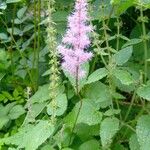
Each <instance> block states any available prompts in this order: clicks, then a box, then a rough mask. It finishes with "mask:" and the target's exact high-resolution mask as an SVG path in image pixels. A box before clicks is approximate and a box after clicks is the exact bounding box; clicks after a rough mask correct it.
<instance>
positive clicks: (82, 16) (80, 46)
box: [58, 0, 92, 78]
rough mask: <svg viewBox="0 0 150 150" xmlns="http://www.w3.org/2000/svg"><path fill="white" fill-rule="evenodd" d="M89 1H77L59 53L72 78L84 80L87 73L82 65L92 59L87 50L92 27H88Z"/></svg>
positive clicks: (64, 67)
mask: <svg viewBox="0 0 150 150" xmlns="http://www.w3.org/2000/svg"><path fill="white" fill-rule="evenodd" d="M88 20H89V17H88V13H87V1H86V0H76V3H75V10H74V12H73V13H72V14H71V15H70V16H69V17H68V29H67V31H66V34H65V35H64V37H63V39H62V44H61V45H59V46H58V51H59V53H60V54H61V55H62V57H63V63H62V67H63V69H65V70H66V71H68V72H69V73H70V74H71V75H72V76H74V77H78V78H82V77H83V76H84V75H85V71H84V70H83V69H82V68H81V65H82V64H83V63H85V62H87V61H88V60H90V59H91V57H92V53H91V52H86V51H85V49H86V48H88V46H89V45H90V39H89V37H88V33H89V32H91V31H92V27H91V26H90V25H88V23H87V22H88Z"/></svg>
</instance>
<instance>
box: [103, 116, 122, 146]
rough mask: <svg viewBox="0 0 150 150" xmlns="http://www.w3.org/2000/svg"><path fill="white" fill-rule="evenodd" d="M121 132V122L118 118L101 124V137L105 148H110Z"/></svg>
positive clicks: (109, 119) (105, 120) (106, 120)
mask: <svg viewBox="0 0 150 150" xmlns="http://www.w3.org/2000/svg"><path fill="white" fill-rule="evenodd" d="M118 130H119V120H118V119H117V118H114V117H113V118H105V119H104V120H103V121H102V122H101V126H100V137H101V143H102V146H103V147H104V148H109V147H110V145H111V143H112V139H113V137H114V136H115V134H116V133H117V131H118Z"/></svg>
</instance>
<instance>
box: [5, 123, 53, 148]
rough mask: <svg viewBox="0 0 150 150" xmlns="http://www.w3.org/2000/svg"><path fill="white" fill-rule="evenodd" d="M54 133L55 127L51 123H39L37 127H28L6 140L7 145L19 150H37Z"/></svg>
mask: <svg viewBox="0 0 150 150" xmlns="http://www.w3.org/2000/svg"><path fill="white" fill-rule="evenodd" d="M53 132H54V126H53V125H51V123H50V122H49V121H42V120H41V121H39V123H38V124H36V125H27V126H25V127H23V128H21V129H20V130H19V132H18V133H16V134H14V135H13V136H11V137H8V138H5V139H4V142H5V144H6V145H8V144H13V145H16V146H18V147H17V148H18V149H22V148H25V149H26V150H36V149H37V148H38V147H39V146H40V145H41V144H42V143H44V142H45V141H46V140H47V138H49V137H50V136H51V135H52V134H53Z"/></svg>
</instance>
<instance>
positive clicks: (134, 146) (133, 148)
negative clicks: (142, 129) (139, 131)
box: [129, 134, 140, 150]
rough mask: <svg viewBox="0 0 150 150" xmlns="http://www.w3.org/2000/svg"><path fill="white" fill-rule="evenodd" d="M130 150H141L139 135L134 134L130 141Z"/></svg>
mask: <svg viewBox="0 0 150 150" xmlns="http://www.w3.org/2000/svg"><path fill="white" fill-rule="evenodd" d="M129 146H130V150H140V145H139V143H138V140H137V135H136V134H133V135H132V136H131V137H130V140H129Z"/></svg>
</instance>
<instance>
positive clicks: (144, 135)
mask: <svg viewBox="0 0 150 150" xmlns="http://www.w3.org/2000/svg"><path fill="white" fill-rule="evenodd" d="M136 134H137V139H138V142H139V145H140V150H148V149H149V148H150V115H143V116H141V117H140V118H139V119H138V121H137V126H136Z"/></svg>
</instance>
